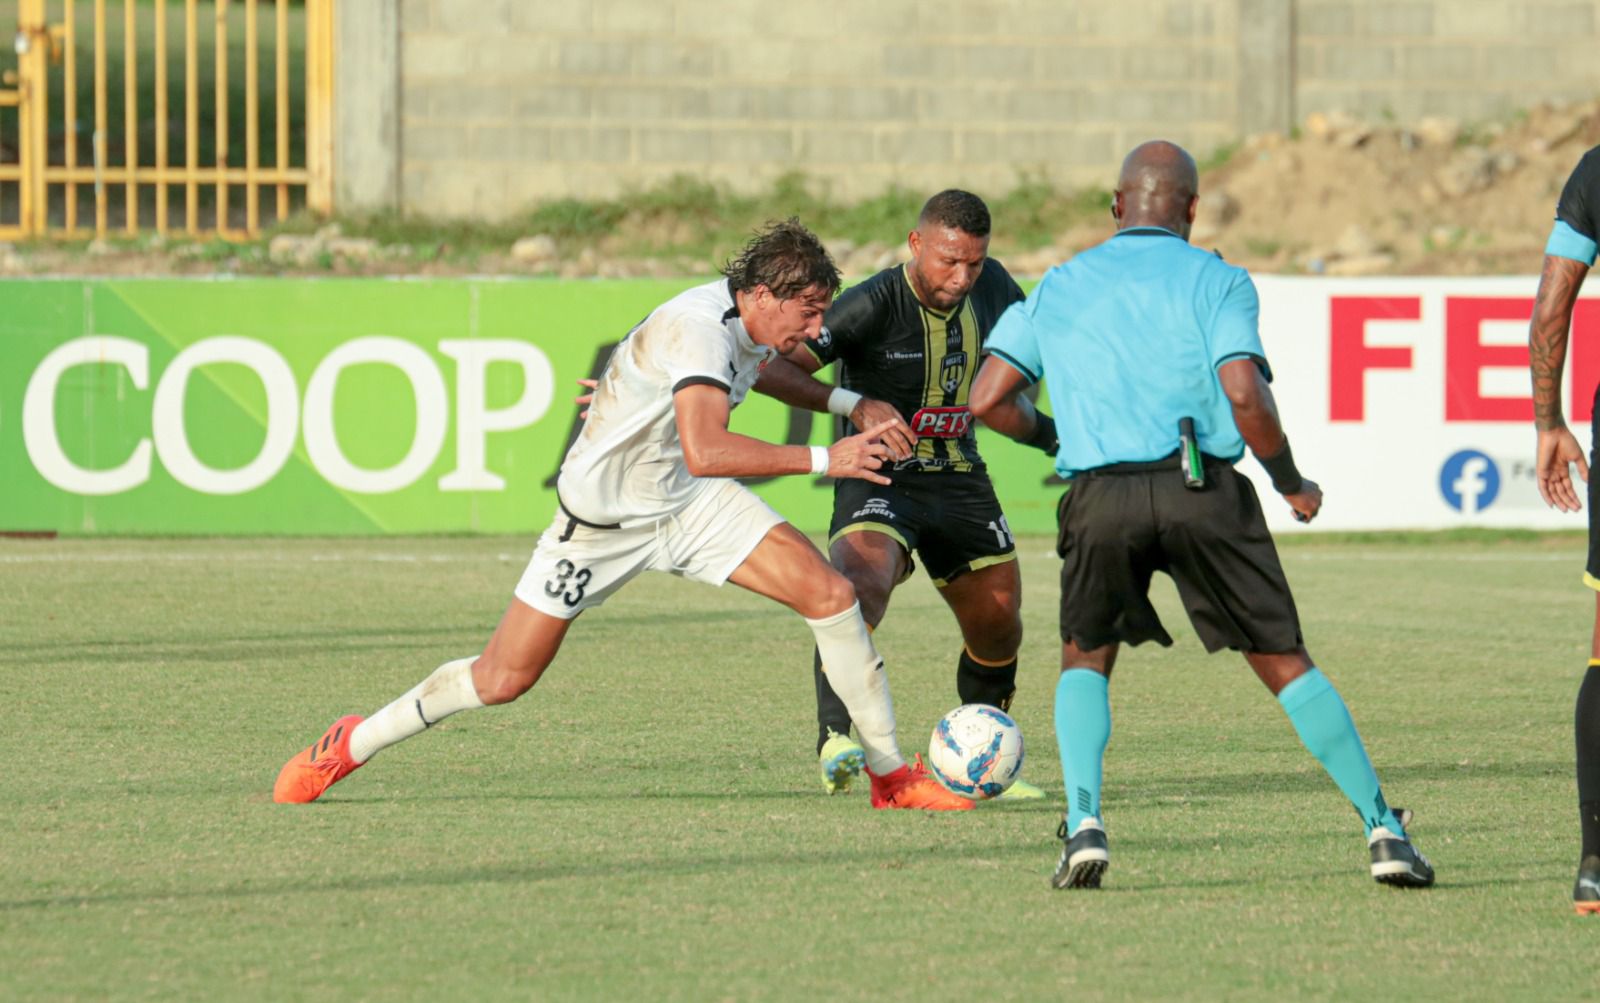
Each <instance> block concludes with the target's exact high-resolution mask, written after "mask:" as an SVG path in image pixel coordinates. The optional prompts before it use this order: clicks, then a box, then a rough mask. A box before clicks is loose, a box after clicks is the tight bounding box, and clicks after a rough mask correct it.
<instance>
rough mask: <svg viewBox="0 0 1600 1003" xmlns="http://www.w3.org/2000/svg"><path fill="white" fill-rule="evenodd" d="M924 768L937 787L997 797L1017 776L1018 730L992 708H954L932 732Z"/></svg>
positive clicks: (1019, 763) (1019, 756) (984, 797)
mask: <svg viewBox="0 0 1600 1003" xmlns="http://www.w3.org/2000/svg"><path fill="white" fill-rule="evenodd" d="M928 765H929V766H930V767H931V768H932V770H933V775H934V776H935V777H937V778H939V782H940V783H941V784H944V785H945V787H947V788H949V789H950V790H951V791H952V792H954V793H956V794H959V795H961V796H962V797H964V798H971V799H972V800H974V801H987V800H988V799H989V798H992V797H999V796H1000V794H1001V793H1002V792H1003V791H1005V789H1006V788H1007V787H1010V786H1011V783H1012V781H1014V780H1016V779H1017V774H1018V773H1021V772H1022V729H1020V728H1018V727H1017V722H1015V721H1013V720H1011V718H1010V717H1009V716H1007V715H1006V713H1005V712H1004V711H1002V710H1000V709H998V708H995V707H990V706H988V705H986V704H977V703H969V704H966V705H965V706H962V707H957V708H956V709H955V710H953V711H951V712H950V713H948V714H946V715H945V716H944V717H942V718H940V719H939V724H938V725H937V726H936V727H935V728H934V729H933V738H932V739H931V740H930V741H929V742H928Z"/></svg>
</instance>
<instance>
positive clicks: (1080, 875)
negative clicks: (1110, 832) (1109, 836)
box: [1050, 816, 1111, 888]
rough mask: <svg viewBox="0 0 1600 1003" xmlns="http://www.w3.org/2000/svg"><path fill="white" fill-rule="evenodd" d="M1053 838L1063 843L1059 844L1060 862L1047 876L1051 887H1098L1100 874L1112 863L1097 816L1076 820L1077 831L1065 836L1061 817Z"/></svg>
mask: <svg viewBox="0 0 1600 1003" xmlns="http://www.w3.org/2000/svg"><path fill="white" fill-rule="evenodd" d="M1056 838H1057V839H1060V840H1063V841H1064V842H1065V843H1066V845H1065V846H1063V847H1062V848H1061V862H1060V863H1059V864H1057V865H1056V873H1055V874H1054V875H1053V876H1052V877H1051V878H1050V886H1051V887H1052V888H1099V887H1100V876H1101V875H1103V874H1105V872H1106V868H1107V867H1109V866H1111V853H1110V850H1109V849H1107V847H1106V831H1105V830H1104V829H1102V828H1101V827H1100V820H1099V819H1097V818H1094V817H1093V816H1090V817H1089V818H1086V819H1084V820H1083V821H1082V822H1079V823H1078V831H1077V832H1076V833H1074V834H1073V835H1072V838H1071V839H1067V822H1066V819H1062V820H1061V828H1059V829H1057V830H1056Z"/></svg>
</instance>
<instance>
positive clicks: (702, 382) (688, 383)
mask: <svg viewBox="0 0 1600 1003" xmlns="http://www.w3.org/2000/svg"><path fill="white" fill-rule="evenodd" d="M684 387H716V388H717V389H718V390H721V391H722V392H723V393H730V392H732V390H733V388H732V387H730V386H728V385H727V384H726V383H724V382H722V381H721V380H718V379H713V378H712V377H710V376H685V377H684V378H683V379H681V380H679V381H678V382H676V383H674V384H673V385H672V392H673V393H677V392H678V391H679V390H682V389H683V388H684Z"/></svg>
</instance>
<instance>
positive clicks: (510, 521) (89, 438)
mask: <svg viewBox="0 0 1600 1003" xmlns="http://www.w3.org/2000/svg"><path fill="white" fill-rule="evenodd" d="M690 284H691V280H676V281H657V280H641V281H583V282H561V281H555V280H548V281H547V280H506V281H496V280H489V279H477V280H409V279H403V280H391V279H370V280H368V279H353V280H352V279H339V280H300V279H259V280H212V281H196V280H188V279H185V280H176V279H174V280H126V281H124V280H99V281H95V280H89V281H84V280H57V281H15V282H0V471H3V473H4V476H3V478H0V532H12V533H15V532H55V533H62V534H91V533H121V534H261V533H266V534H303V535H334V534H339V535H348V534H373V533H460V532H472V533H522V532H537V531H539V530H541V529H543V528H544V526H545V525H546V524H547V523H548V522H549V520H550V518H551V516H552V514H553V513H554V511H555V507H556V501H555V492H554V490H553V484H554V477H555V474H556V471H557V468H558V467H559V465H560V463H561V457H562V455H563V454H564V453H565V451H566V447H567V444H568V443H569V442H570V441H571V438H572V436H573V435H575V433H576V427H577V426H576V423H577V409H576V408H575V407H574V406H573V404H572V398H573V396H574V395H575V394H576V393H578V392H580V388H579V387H578V385H577V382H576V381H577V380H578V379H580V378H582V377H585V376H589V375H591V374H593V373H595V372H596V371H597V370H598V368H599V367H600V366H602V365H603V364H604V361H605V359H606V357H607V354H608V353H609V351H610V349H611V346H612V345H613V344H615V343H616V342H617V341H619V340H620V339H621V338H622V337H623V336H624V335H626V334H627V332H628V330H629V329H630V328H631V327H633V325H634V324H636V323H637V322H638V321H639V320H640V319H641V318H643V317H644V316H645V314H647V313H648V312H649V311H650V310H651V309H652V308H654V307H655V306H656V305H657V304H659V303H661V302H663V301H664V300H666V299H668V298H670V297H671V296H673V295H675V294H676V293H678V292H680V291H681V290H682V289H684V288H686V287H687V286H688V285H690ZM820 375H822V376H823V378H826V376H827V374H826V373H823V374H820ZM831 422H832V419H831V418H830V417H829V416H827V415H820V414H812V413H809V412H799V411H791V409H789V408H788V407H786V406H784V405H782V404H779V403H778V402H776V401H773V400H771V399H768V398H765V397H762V396H760V395H751V397H750V398H749V399H748V400H747V401H746V402H745V403H744V404H743V405H741V406H740V407H739V408H738V409H737V410H736V411H735V412H734V417H733V427H734V428H735V429H736V430H738V431H740V432H743V433H745V434H748V435H752V436H757V437H759V438H763V439H768V440H771V441H776V442H790V443H796V444H801V443H814V444H824V443H826V442H828V441H829V440H830V437H831V433H832V424H831ZM979 435H980V439H981V441H982V449H983V453H984V456H985V457H986V458H987V459H988V461H989V465H990V468H991V471H992V472H993V474H994V476H995V481H996V485H997V489H998V491H999V493H1000V498H1001V501H1002V502H1003V503H1004V505H1005V508H1006V512H1007V515H1008V520H1009V522H1010V525H1011V527H1012V529H1013V530H1014V531H1017V532H1052V531H1053V529H1054V526H1053V511H1054V509H1053V506H1054V501H1055V496H1056V494H1057V491H1058V489H1056V488H1053V487H1051V486H1050V485H1049V484H1048V483H1047V479H1048V475H1049V473H1050V465H1049V461H1048V460H1047V459H1046V458H1045V457H1044V456H1042V455H1040V454H1039V453H1038V452H1037V451H1035V450H1031V449H1028V448H1026V447H1021V446H1017V445H1015V444H1014V443H1011V442H1009V441H1007V440H1005V439H1003V438H1000V437H998V436H995V435H993V434H992V433H989V432H988V431H987V430H981V431H980V433H979ZM752 483H753V486H754V487H755V489H756V490H757V491H758V492H759V493H760V494H761V495H762V496H763V497H765V498H766V499H767V500H768V501H769V502H770V503H771V504H772V505H773V506H774V507H776V508H777V509H778V511H780V512H782V513H784V515H786V516H788V517H789V519H790V520H791V521H793V522H794V523H795V525H797V526H799V527H800V528H802V529H805V530H809V531H823V530H825V529H826V528H827V523H828V515H829V510H830V498H831V492H830V490H829V489H828V482H827V481H825V480H820V479H818V478H814V477H786V478H775V479H772V480H769V481H766V482H760V483H758V482H752Z"/></svg>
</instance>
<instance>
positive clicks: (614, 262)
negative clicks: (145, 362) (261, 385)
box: [0, 100, 1600, 278]
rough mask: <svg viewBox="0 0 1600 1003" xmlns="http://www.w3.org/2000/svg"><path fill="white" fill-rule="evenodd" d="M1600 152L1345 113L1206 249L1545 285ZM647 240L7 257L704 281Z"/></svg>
mask: <svg viewBox="0 0 1600 1003" xmlns="http://www.w3.org/2000/svg"><path fill="white" fill-rule="evenodd" d="M1597 143H1600V100H1596V101H1590V102H1587V103H1583V104H1576V105H1543V106H1539V107H1535V108H1531V109H1528V110H1527V111H1525V112H1520V113H1518V114H1516V115H1514V116H1512V117H1511V118H1510V119H1508V120H1507V121H1505V122H1499V123H1492V124H1488V125H1462V124H1460V123H1458V122H1454V121H1451V120H1448V119H1439V118H1433V119H1423V120H1421V121H1418V122H1415V123H1410V124H1397V123H1385V124H1378V125H1374V124H1371V123H1364V122H1361V121H1359V120H1357V119H1354V118H1352V117H1349V116H1347V115H1342V114H1339V113H1333V114H1323V113H1317V114H1313V115H1311V116H1309V117H1308V118H1307V119H1306V121H1305V122H1304V123H1302V125H1301V126H1300V127H1299V128H1297V129H1296V130H1295V132H1294V134H1293V135H1290V136H1285V135H1282V134H1277V133H1267V134H1263V135H1258V136H1252V137H1250V138H1249V139H1247V140H1245V141H1244V142H1242V143H1241V144H1239V146H1238V147H1237V148H1236V149H1234V150H1233V151H1231V154H1230V155H1229V156H1227V157H1226V158H1214V159H1220V161H1221V162H1220V163H1218V164H1216V165H1215V166H1212V167H1210V168H1209V169H1207V170H1205V171H1204V172H1203V175H1202V179H1201V199H1200V214H1199V218H1198V220H1197V221H1196V224H1195V229H1194V234H1193V240H1194V242H1195V243H1196V244H1198V245H1200V246H1203V247H1214V248H1216V249H1217V250H1219V251H1221V252H1222V254H1223V256H1224V257H1226V258H1227V259H1228V260H1229V261H1233V262H1235V263H1238V264H1242V265H1245V266H1246V267H1249V268H1251V269H1252V270H1255V271H1260V272H1278V273H1290V274H1317V275H1376V274H1437V275H1461V274H1533V273H1536V272H1537V271H1538V269H1539V264H1540V258H1541V255H1542V251H1543V247H1544V241H1545V238H1546V237H1547V236H1548V234H1549V231H1550V221H1551V219H1552V218H1553V217H1554V214H1555V203H1556V198H1557V196H1558V195H1559V194H1560V191H1561V186H1562V184H1563V183H1564V182H1565V181H1566V178H1567V175H1568V174H1569V173H1570V172H1571V171H1572V168H1573V166H1574V165H1575V164H1576V163H1577V162H1578V158H1579V157H1580V156H1582V155H1583V153H1584V151H1586V150H1588V149H1589V148H1590V147H1592V146H1594V145H1596V144H1597ZM1077 201H1078V202H1079V203H1082V202H1083V201H1084V199H1082V198H1079V199H1078V200H1077ZM1074 218H1076V219H1079V220H1083V222H1080V223H1078V224H1076V225H1074V226H1071V227H1070V228H1069V229H1067V230H1066V231H1065V232H1063V233H1061V234H1059V235H1058V236H1057V237H1056V238H1055V239H1054V240H1053V241H1050V242H1049V243H1048V245H1047V246H1043V247H1023V246H1020V245H1019V244H1018V243H1017V242H1016V241H1015V240H1014V239H1008V236H1007V234H1006V232H1005V230H1004V228H1002V227H1000V226H998V225H997V229H996V233H995V240H994V244H993V247H992V252H993V253H994V254H995V256H996V257H998V258H1001V259H1002V260H1003V261H1005V263H1006V265H1007V266H1008V267H1009V268H1010V269H1011V270H1012V271H1013V272H1015V273H1017V274H1019V275H1040V274H1042V273H1043V272H1044V271H1045V270H1046V269H1048V268H1049V267H1050V266H1052V265H1054V264H1056V263H1058V262H1060V261H1061V260H1063V259H1064V258H1066V257H1069V256H1071V255H1072V254H1074V253H1077V252H1078V251H1080V250H1082V249H1084V248H1085V247H1089V246H1092V245H1093V244H1095V243H1098V242H1099V241H1101V240H1104V239H1105V238H1106V237H1107V236H1108V235H1109V234H1110V232H1111V222H1110V219H1109V217H1108V216H1106V215H1105V214H1103V213H1101V212H1098V211H1096V212H1094V213H1092V214H1085V213H1084V212H1078V213H1076V214H1075V216H1074ZM650 225H652V226H654V227H655V228H656V230H657V231H660V232H652V233H651V234H644V235H641V234H639V233H636V232H633V231H631V230H628V228H627V226H620V231H625V232H616V233H608V234H606V235H605V236H604V237H603V238H602V239H597V240H595V241H592V242H589V243H586V244H585V245H584V246H568V245H566V244H564V243H563V244H558V243H557V242H556V241H554V240H552V239H551V238H550V237H549V236H547V235H543V234H534V233H530V234H527V235H525V236H523V237H522V239H520V240H516V241H515V242H513V241H512V240H510V239H507V240H505V241H503V242H497V240H498V238H488V237H487V235H483V234H480V235H479V236H478V237H476V238H473V237H470V236H466V237H465V244H466V246H465V247H461V246H449V245H447V244H445V243H442V242H433V243H426V242H415V241H413V242H412V243H405V242H392V243H381V242H380V241H378V240H375V239H372V237H371V236H369V235H364V234H361V233H359V232H352V233H351V234H350V235H348V236H347V235H346V234H344V233H343V232H342V231H341V230H340V228H339V227H338V226H327V227H323V228H321V229H320V230H318V231H317V232H315V233H280V234H277V235H275V236H273V237H272V238H271V239H270V240H268V239H264V240H262V241H257V242H253V243H245V244H226V243H222V242H216V241H214V242H210V243H193V242H187V241H174V242H171V243H167V242H164V241H161V240H160V239H159V238H155V237H144V238H138V239H135V240H132V241H129V242H126V243H119V242H116V241H95V242H93V243H91V244H89V245H87V247H85V246H83V245H77V246H71V245H62V244H56V243H50V242H41V243H37V244H34V245H31V246H27V247H22V248H13V247H11V246H9V245H3V244H0V275H45V274H49V275H185V274H215V273H219V272H220V273H238V274H335V275H384V274H421V275H460V274H542V275H556V276H561V277H579V276H585V277H587V276H599V277H603V278H623V277H629V276H679V275H684V274H693V273H699V272H702V271H704V270H705V268H706V267H707V266H706V261H707V259H706V257H705V255H704V254H703V253H702V254H700V255H698V256H696V255H689V254H683V253H671V252H668V253H664V254H661V255H659V256H655V257H643V256H638V255H633V256H628V255H626V254H625V253H623V251H622V249H624V248H627V247H629V246H633V247H639V246H649V247H660V246H664V245H665V246H670V245H671V244H672V241H670V240H667V239H666V238H665V237H664V236H663V234H668V233H670V232H672V230H671V228H672V227H673V226H674V225H677V226H678V228H679V229H680V230H683V231H684V233H685V239H686V240H688V239H691V238H693V236H694V228H693V227H690V226H688V224H687V223H686V222H684V221H682V220H677V221H674V220H671V219H665V220H663V219H654V218H652V221H651V223H650ZM350 228H351V227H350V224H348V223H347V224H346V229H350ZM663 228H665V229H663ZM356 229H359V225H358V226H357V227H356ZM469 229H470V228H469ZM824 236H825V237H826V236H827V234H824ZM646 238H648V239H646ZM460 242H461V241H459V240H458V242H457V243H458V244H459V243H460ZM829 246H830V248H831V249H833V250H834V251H835V252H836V256H837V257H838V259H839V261H840V263H841V265H843V266H844V270H845V271H846V273H848V274H852V275H861V274H868V273H870V272H871V271H874V270H876V269H878V268H881V267H884V265H885V264H887V263H890V262H892V261H895V260H899V258H900V257H901V256H902V252H903V247H902V246H901V245H900V244H899V242H898V241H896V242H894V243H879V242H876V241H873V242H870V243H865V244H861V245H857V244H855V243H853V242H851V241H846V240H829Z"/></svg>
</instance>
